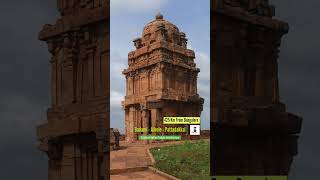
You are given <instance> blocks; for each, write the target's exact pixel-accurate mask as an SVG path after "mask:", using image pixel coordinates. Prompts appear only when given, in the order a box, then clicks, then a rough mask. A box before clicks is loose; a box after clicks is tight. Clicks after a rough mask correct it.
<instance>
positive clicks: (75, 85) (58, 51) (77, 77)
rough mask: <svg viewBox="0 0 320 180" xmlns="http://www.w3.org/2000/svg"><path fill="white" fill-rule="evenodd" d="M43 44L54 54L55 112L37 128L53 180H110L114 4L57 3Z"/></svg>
mask: <svg viewBox="0 0 320 180" xmlns="http://www.w3.org/2000/svg"><path fill="white" fill-rule="evenodd" d="M57 5H58V10H59V12H60V15H61V17H60V18H59V19H58V20H57V22H56V23H55V24H54V25H45V26H44V27H43V29H42V30H41V32H40V34H39V39H40V40H42V41H45V42H46V43H47V44H48V47H49V51H50V53H51V54H52V58H51V60H50V63H51V78H52V79H51V94H52V96H51V107H50V108H49V109H48V111H47V123H46V124H43V125H41V126H39V127H38V128H37V135H38V139H39V141H40V146H39V148H40V150H41V151H43V152H46V153H47V155H48V159H49V161H48V167H49V169H48V173H49V174H48V179H49V180H80V179H81V180H97V179H99V180H102V179H109V175H108V172H109V171H108V170H107V169H108V168H109V166H108V165H109V156H108V155H109V154H108V151H109V147H108V136H109V134H108V133H109V131H108V130H109V1H108V0H100V1H96V0H86V1H84V0H81V1H80V0H78V1H74V0H68V1H63V0H57Z"/></svg>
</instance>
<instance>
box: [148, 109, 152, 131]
mask: <svg viewBox="0 0 320 180" xmlns="http://www.w3.org/2000/svg"><path fill="white" fill-rule="evenodd" d="M151 125H152V121H151V111H148V134H151Z"/></svg>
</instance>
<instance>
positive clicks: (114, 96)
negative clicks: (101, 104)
mask: <svg viewBox="0 0 320 180" xmlns="http://www.w3.org/2000/svg"><path fill="white" fill-rule="evenodd" d="M122 100H124V94H122V93H121V92H117V91H114V90H111V92H110V106H111V108H112V109H120V108H121V101H122Z"/></svg>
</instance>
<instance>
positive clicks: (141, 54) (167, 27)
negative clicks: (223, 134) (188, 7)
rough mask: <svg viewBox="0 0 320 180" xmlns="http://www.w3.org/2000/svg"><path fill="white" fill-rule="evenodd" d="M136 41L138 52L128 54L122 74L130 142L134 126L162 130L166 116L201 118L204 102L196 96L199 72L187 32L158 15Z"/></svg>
mask: <svg viewBox="0 0 320 180" xmlns="http://www.w3.org/2000/svg"><path fill="white" fill-rule="evenodd" d="M133 42H134V45H135V47H136V50H134V51H132V52H130V53H129V55H128V65H129V67H128V68H127V69H125V70H124V71H123V74H124V75H125V77H126V96H125V100H124V101H123V102H122V105H123V108H124V109H125V125H126V140H127V141H128V142H132V141H135V140H137V134H136V133H134V127H142V128H149V129H150V128H151V127H163V124H162V121H163V120H162V119H163V118H162V117H164V116H170V117H172V116H200V113H201V111H202V106H203V102H204V100H203V99H202V98H200V97H199V95H198V93H197V75H198V73H199V72H200V70H199V69H198V68H196V64H195V63H194V58H195V54H194V51H192V50H189V49H187V38H186V35H185V33H183V32H180V31H179V29H178V28H177V27H176V26H175V25H174V24H172V23H170V22H168V21H166V20H164V19H163V16H162V15H161V14H160V13H159V14H157V15H156V19H155V20H153V21H151V22H149V23H148V24H147V25H146V26H145V27H144V30H143V33H142V37H141V38H137V39H135V40H134V41H133ZM144 134H146V133H144Z"/></svg>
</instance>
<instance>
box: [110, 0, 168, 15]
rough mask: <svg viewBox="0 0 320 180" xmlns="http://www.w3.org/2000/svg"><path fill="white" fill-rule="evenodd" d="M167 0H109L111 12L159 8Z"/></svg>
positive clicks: (118, 12) (119, 12)
mask: <svg viewBox="0 0 320 180" xmlns="http://www.w3.org/2000/svg"><path fill="white" fill-rule="evenodd" d="M167 3H168V0H111V2H110V5H111V8H110V9H111V14H113V15H114V14H122V13H127V12H147V11H155V10H160V8H161V7H163V6H164V5H166V4H167Z"/></svg>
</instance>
